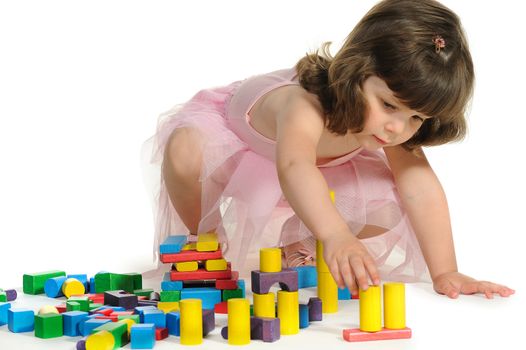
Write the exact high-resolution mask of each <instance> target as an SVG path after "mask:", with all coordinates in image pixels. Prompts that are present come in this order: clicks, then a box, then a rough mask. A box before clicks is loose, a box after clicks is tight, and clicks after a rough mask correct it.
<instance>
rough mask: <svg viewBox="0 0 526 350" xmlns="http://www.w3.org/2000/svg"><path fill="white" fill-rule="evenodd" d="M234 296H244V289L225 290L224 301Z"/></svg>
mask: <svg viewBox="0 0 526 350" xmlns="http://www.w3.org/2000/svg"><path fill="white" fill-rule="evenodd" d="M232 298H243V289H241V288H238V289H232V290H228V289H225V290H223V301H227V300H228V299H232Z"/></svg>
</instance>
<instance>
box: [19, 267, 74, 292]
mask: <svg viewBox="0 0 526 350" xmlns="http://www.w3.org/2000/svg"><path fill="white" fill-rule="evenodd" d="M58 276H66V273H65V272H64V271H58V270H53V271H46V272H38V273H30V274H25V275H24V276H23V291H24V293H26V294H33V295H35V294H42V293H44V284H45V283H46V281H47V280H48V278H52V277H58Z"/></svg>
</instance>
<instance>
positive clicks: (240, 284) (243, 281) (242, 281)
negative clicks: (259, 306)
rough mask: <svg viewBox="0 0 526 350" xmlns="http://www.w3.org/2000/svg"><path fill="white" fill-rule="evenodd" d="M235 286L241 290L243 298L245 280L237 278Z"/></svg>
mask: <svg viewBox="0 0 526 350" xmlns="http://www.w3.org/2000/svg"><path fill="white" fill-rule="evenodd" d="M237 287H238V288H239V289H241V290H242V291H243V298H245V280H237Z"/></svg>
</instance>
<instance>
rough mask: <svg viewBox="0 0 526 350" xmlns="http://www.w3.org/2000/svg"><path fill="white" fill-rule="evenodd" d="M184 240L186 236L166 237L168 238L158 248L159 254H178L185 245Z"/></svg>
mask: <svg viewBox="0 0 526 350" xmlns="http://www.w3.org/2000/svg"><path fill="white" fill-rule="evenodd" d="M186 239H187V236H186V235H180V236H168V238H166V239H165V240H164V242H163V243H162V244H161V245H160V246H159V252H160V253H161V254H173V253H179V252H180V251H181V249H183V247H184V245H185V244H186Z"/></svg>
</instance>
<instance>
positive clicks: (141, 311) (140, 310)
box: [134, 305, 158, 323]
mask: <svg viewBox="0 0 526 350" xmlns="http://www.w3.org/2000/svg"><path fill="white" fill-rule="evenodd" d="M144 310H158V309H157V308H156V307H155V306H152V305H150V306H136V307H135V311H134V314H138V315H139V321H140V322H141V323H144Z"/></svg>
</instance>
